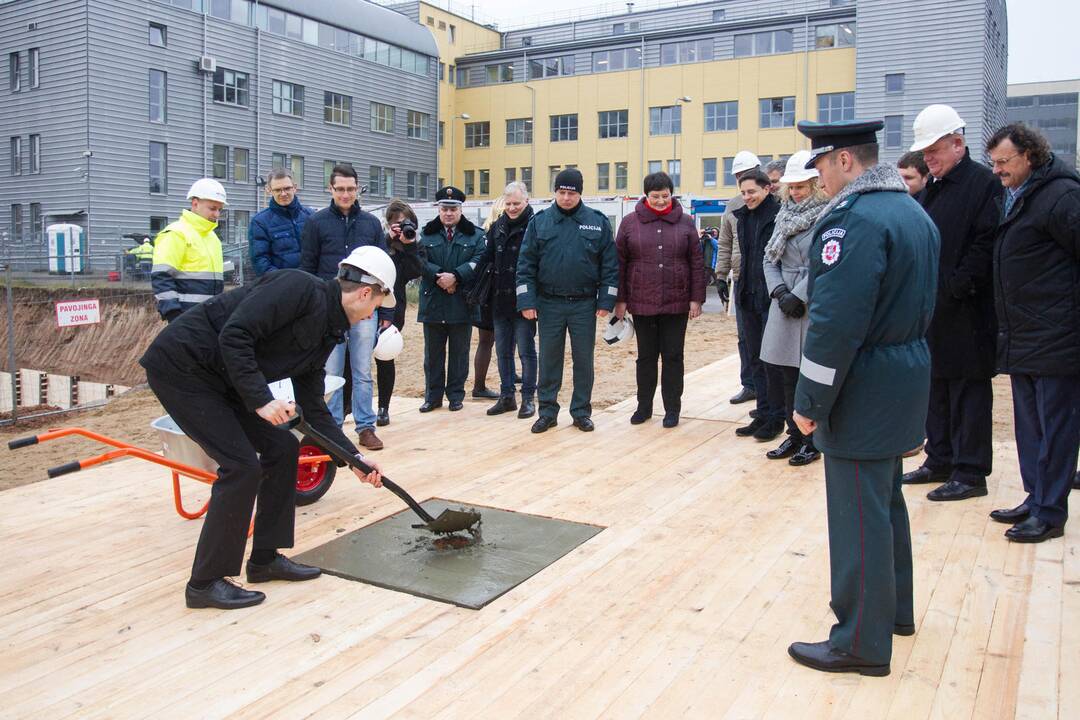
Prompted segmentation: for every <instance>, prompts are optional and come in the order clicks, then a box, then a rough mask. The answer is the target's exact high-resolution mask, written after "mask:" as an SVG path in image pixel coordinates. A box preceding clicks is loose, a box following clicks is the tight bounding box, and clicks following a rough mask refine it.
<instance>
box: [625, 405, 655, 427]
mask: <svg viewBox="0 0 1080 720" xmlns="http://www.w3.org/2000/svg"><path fill="white" fill-rule="evenodd" d="M651 417H652V410H651V409H650V410H646V409H644V408H642V407H641V406H640V405H639V406H638V408H637V410H634V414H633V415H631V416H630V424H631V425H640V424H641V423H643V422H645V421H646V420H648V419H649V418H651Z"/></svg>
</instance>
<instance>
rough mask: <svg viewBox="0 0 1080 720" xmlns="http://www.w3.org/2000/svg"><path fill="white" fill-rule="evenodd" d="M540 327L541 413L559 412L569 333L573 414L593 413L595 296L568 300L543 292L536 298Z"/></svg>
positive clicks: (551, 413) (544, 415) (538, 324)
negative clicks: (572, 371) (549, 296)
mask: <svg viewBox="0 0 1080 720" xmlns="http://www.w3.org/2000/svg"><path fill="white" fill-rule="evenodd" d="M536 316H537V328H538V329H539V331H540V358H539V360H540V362H539V383H538V385H537V399H538V400H539V404H540V416H541V417H547V418H556V417H558V416H559V390H560V389H562V376H563V354H564V353H565V352H566V335H567V333H569V334H570V359H571V361H572V362H573V365H574V373H573V378H574V393H573V395H571V396H570V415H571V417H574V418H583V417H589V416H590V415H592V388H593V351H594V349H595V347H596V301H595V300H593V299H592V298H585V299H581V300H568V299H561V298H547V297H544V296H540V297H539V298H538V299H537V301H536Z"/></svg>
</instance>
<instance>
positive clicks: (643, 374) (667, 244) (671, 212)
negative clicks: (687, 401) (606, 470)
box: [615, 172, 705, 428]
mask: <svg viewBox="0 0 1080 720" xmlns="http://www.w3.org/2000/svg"><path fill="white" fill-rule="evenodd" d="M644 185H645V187H644V190H645V197H643V198H642V199H641V200H639V201H638V204H637V206H636V207H635V208H634V212H632V213H630V214H629V215H627V216H626V217H624V218H623V219H622V222H621V223H620V224H619V232H618V233H617V234H616V236H615V247H616V250H617V251H618V253H619V296H618V301H617V303H616V304H615V315H616V317H618V318H622V317H623V316H625V314H626V312H627V311H628V310H629V311H630V314H631V315H633V316H634V334H635V337H637V349H638V358H637V401H638V404H637V410H635V411H634V414H633V415H632V416H631V417H630V422H631V423H632V424H634V425H640V424H641V423H643V422H645V421H646V420H648V419H649V418H650V417H652V410H653V408H652V404H653V395H654V394H655V392H656V364H657V360H660V359H662V360H663V370H662V371H661V373H660V396H661V397H662V398H663V400H664V427H666V428H670V427H675V426H676V425H678V424H679V412H680V410H681V409H682V392H683V345H684V341H685V339H686V322H687V319H688V318H696V317H697V316H699V315H701V306H702V304H703V303H704V302H705V276H704V274H703V273H702V272H701V267H702V262H703V261H702V255H701V243H700V242H699V241H698V232H697V228H696V227H695V226H694V221H693V220H691V219H690V217H689V216H688V215H686V214H684V213H683V209H682V205H680V204H679V203H678V202H675V200H674V198H673V197H672V195H673V194H674V192H675V186H674V184H673V183H672V182H671V178H670V177H669V176H668V174H667V173H663V172H658V173H653V174H651V175H647V176H646V177H645V182H644Z"/></svg>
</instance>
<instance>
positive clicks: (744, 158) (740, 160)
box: [731, 150, 761, 174]
mask: <svg viewBox="0 0 1080 720" xmlns="http://www.w3.org/2000/svg"><path fill="white" fill-rule="evenodd" d="M756 167H761V160H759V159H758V156H757V155H755V154H754V153H752V152H750V151H749V150H740V151H739V152H737V153H735V159H734V160H732V161H731V172H732V174H735V173H741V172H744V171H746V170H753V169H754V168H756Z"/></svg>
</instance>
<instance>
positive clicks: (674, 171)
mask: <svg viewBox="0 0 1080 720" xmlns="http://www.w3.org/2000/svg"><path fill="white" fill-rule="evenodd" d="M667 174H668V175H670V176H671V183H672V184H673V185H674V186H675V187H676V189H677V188H678V187H679V185H681V184H682V160H668V161H667Z"/></svg>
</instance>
